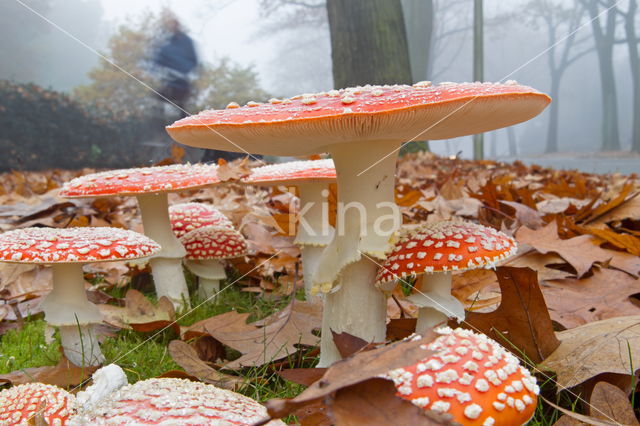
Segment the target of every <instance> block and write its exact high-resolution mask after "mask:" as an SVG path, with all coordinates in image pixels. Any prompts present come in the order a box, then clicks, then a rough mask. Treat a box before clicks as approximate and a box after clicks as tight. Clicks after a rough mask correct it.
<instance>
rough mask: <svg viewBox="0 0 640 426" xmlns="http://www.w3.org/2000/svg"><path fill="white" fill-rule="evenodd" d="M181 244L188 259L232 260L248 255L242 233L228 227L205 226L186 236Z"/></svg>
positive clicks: (181, 240)
mask: <svg viewBox="0 0 640 426" xmlns="http://www.w3.org/2000/svg"><path fill="white" fill-rule="evenodd" d="M180 242H181V243H182V244H183V245H184V248H185V250H187V255H186V258H187V259H191V260H206V259H231V258H233V257H239V256H244V255H245V254H247V242H246V240H245V239H244V237H243V236H242V234H241V233H239V232H238V231H236V230H235V229H233V228H229V227H226V226H204V227H202V228H198V229H194V230H193V231H191V232H189V233H187V234H185V235H184V236H183V237H182V238H181V239H180Z"/></svg>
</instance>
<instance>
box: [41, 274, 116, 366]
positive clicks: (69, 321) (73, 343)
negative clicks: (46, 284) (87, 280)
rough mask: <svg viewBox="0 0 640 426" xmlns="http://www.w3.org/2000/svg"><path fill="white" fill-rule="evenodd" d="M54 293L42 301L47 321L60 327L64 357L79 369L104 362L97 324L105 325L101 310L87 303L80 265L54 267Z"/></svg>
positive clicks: (52, 291)
mask: <svg viewBox="0 0 640 426" xmlns="http://www.w3.org/2000/svg"><path fill="white" fill-rule="evenodd" d="M51 269H52V271H53V289H52V290H51V292H50V293H49V294H48V295H47V296H46V298H45V299H44V300H43V301H42V304H41V305H40V307H41V308H42V310H43V312H44V316H45V320H46V321H47V323H48V324H50V325H53V326H57V327H59V330H60V339H61V343H62V348H63V350H64V354H65V356H66V357H67V358H68V359H69V361H71V362H72V363H73V364H75V365H77V366H80V367H82V366H89V365H99V364H101V363H102V362H103V361H104V356H103V355H102V352H101V351H100V346H99V345H98V340H97V339H96V337H95V334H94V330H93V328H94V324H99V323H100V322H101V321H102V318H101V316H100V311H99V310H98V308H97V307H96V306H95V305H94V304H93V303H91V302H89V300H88V299H87V294H86V292H85V288H84V275H83V273H82V264H80V263H60V264H56V265H52V267H51Z"/></svg>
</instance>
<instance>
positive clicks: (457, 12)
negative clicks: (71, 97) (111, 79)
mask: <svg viewBox="0 0 640 426" xmlns="http://www.w3.org/2000/svg"><path fill="white" fill-rule="evenodd" d="M23 1H24V3H25V4H26V5H28V6H29V7H31V8H33V9H34V10H35V11H37V12H38V13H41V14H42V15H43V18H41V17H39V16H37V15H36V14H35V13H34V12H32V11H30V10H28V9H27V8H26V7H24V6H23V4H22V2H23ZM540 1H543V0H540ZM270 2H272V3H271V4H270ZM287 3H288V2H287V1H281V0H266V1H265V0H263V1H260V0H215V1H211V0H206V1H205V0H188V1H185V0H182V1H178V0H164V1H161V2H158V1H157V0H29V1H26V0H20V1H18V0H3V2H2V6H0V7H2V9H3V11H2V14H0V16H1V17H0V23H1V24H2V25H1V26H0V34H1V35H2V37H0V54H1V55H2V58H3V59H2V62H1V63H0V79H5V80H12V81H16V82H34V83H36V84H38V85H42V86H44V87H51V88H53V89H55V90H59V91H65V92H70V91H71V90H72V89H73V88H74V87H75V86H77V85H81V84H87V83H88V81H89V77H88V76H87V73H88V71H89V70H90V69H92V68H93V67H95V66H96V65H97V64H98V58H99V57H98V54H97V52H104V50H105V48H106V46H107V41H108V40H109V38H110V36H111V35H113V34H114V33H115V31H116V29H117V28H118V25H120V24H122V23H126V22H131V20H132V19H135V18H136V17H139V16H141V15H142V14H144V13H145V12H147V11H150V10H151V11H159V10H160V8H162V7H166V8H170V9H172V10H173V11H174V12H175V13H176V15H177V16H178V17H179V19H180V20H181V21H182V24H183V26H184V27H185V28H186V29H187V31H188V33H189V34H190V35H191V36H192V37H193V39H194V40H195V41H196V44H197V49H198V52H199V54H200V56H201V57H202V58H203V59H204V60H208V61H215V60H217V59H219V58H223V57H228V58H229V59H230V60H231V61H233V62H235V63H238V64H241V65H244V66H253V67H254V70H255V71H256V72H257V74H258V80H259V84H260V85H261V86H262V88H263V89H264V90H265V91H266V92H268V93H270V94H273V95H275V96H291V95H294V94H297V93H304V92H311V91H320V90H327V89H330V88H332V74H331V52H330V34H329V27H328V25H327V22H326V16H325V15H326V14H325V13H324V12H323V11H318V10H313V11H309V12H304V11H303V12H302V13H301V12H300V10H299V8H298V7H297V6H291V5H287ZM311 3H312V2H311ZM434 3H435V5H436V14H435V40H436V41H435V43H434V45H433V46H432V54H431V58H430V61H431V66H430V69H431V70H430V75H425V76H424V78H421V79H429V80H433V81H434V82H437V81H470V80H472V56H473V52H472V41H473V38H472V28H471V24H472V12H473V7H472V6H473V2H472V1H471V0H463V1H454V0H452V1H449V0H437V1H435V2H434ZM531 3H532V2H530V1H519V0H518V1H511V0H510V1H508V2H505V1H500V0H486V1H485V45H484V49H485V79H486V80H488V81H504V80H508V79H514V80H517V81H518V82H521V83H524V84H527V85H530V86H533V87H535V88H537V89H539V90H541V91H545V92H548V91H549V90H550V87H551V83H552V82H551V77H550V76H551V73H550V68H549V64H548V56H547V50H548V49H549V48H550V42H549V32H548V28H547V27H546V26H545V25H544V23H543V22H542V21H541V20H537V21H536V20H534V19H533V18H532V16H533V13H532V12H531V10H530V9H529V7H530V5H531ZM559 3H562V2H559ZM573 4H574V2H573V1H571V0H566V1H565V2H564V5H566V6H571V5H573ZM626 5H627V3H626V2H625V1H624V0H623V1H622V2H620V7H621V9H622V10H624V8H625V7H626ZM276 6H278V7H276ZM45 19H46V20H49V21H50V22H51V23H54V24H55V25H57V26H59V27H60V28H62V29H64V30H65V31H67V32H68V33H69V34H71V35H72V37H71V36H69V35H67V34H65V33H63V32H62V31H61V30H60V29H58V28H56V27H55V26H54V25H52V24H51V23H49V22H46V21H45ZM636 20H638V19H637V17H636ZM580 25H581V27H580V28H579V29H578V31H577V32H576V34H575V37H576V38H575V39H576V40H579V41H580V43H581V44H580V46H579V47H578V46H577V47H575V49H576V50H581V49H586V50H589V49H590V46H591V51H589V52H588V53H586V54H584V56H582V57H580V58H579V59H577V60H576V61H575V62H573V63H572V64H571V65H570V66H568V68H567V69H566V72H565V73H564V75H563V77H562V80H561V84H560V86H559V93H558V95H557V98H556V99H555V100H554V101H556V102H558V105H559V126H558V149H559V151H563V152H596V151H599V150H600V148H601V146H602V142H603V141H602V139H603V137H602V131H601V123H602V106H601V105H602V95H601V90H602V89H601V83H600V77H599V67H598V57H597V53H596V50H595V49H593V48H592V46H593V44H594V43H593V35H592V27H591V25H590V24H589V21H588V14H586V13H585V15H584V17H583V18H582V19H581V21H580ZM639 27H640V25H639ZM567 35H568V32H567V30H566V26H562V25H559V26H558V27H557V34H556V37H557V39H558V40H559V42H558V44H557V48H558V49H561V48H562V47H563V45H564V43H566V40H564V41H563V37H567ZM616 37H617V38H620V39H621V38H624V28H623V25H622V24H619V25H618V32H617V34H616ZM613 52H614V55H613V62H614V72H615V85H616V89H617V95H618V99H617V105H618V112H619V116H618V128H619V132H620V144H621V147H620V148H621V150H622V151H627V150H629V149H630V148H631V138H632V133H631V132H632V114H633V108H632V93H633V90H632V78H631V71H630V67H629V53H628V48H627V45H626V44H625V43H619V44H616V45H615V47H614V50H613ZM560 53H561V52H558V55H560ZM549 115H550V111H549V110H547V111H546V112H545V113H543V114H542V115H541V116H540V117H537V118H535V119H533V120H531V121H529V122H527V123H524V124H521V125H518V126H516V127H515V128H514V131H515V138H516V141H517V150H518V155H519V156H523V155H529V156H532V155H538V154H541V153H543V152H544V151H545V147H546V140H547V126H548V120H549ZM431 147H432V149H433V150H434V151H435V152H437V153H440V154H445V155H452V154H456V153H458V152H460V151H462V152H463V155H465V156H469V155H471V143H470V141H469V138H459V139H455V140H450V141H434V142H432V144H431ZM485 155H486V156H488V157H491V156H497V157H509V156H512V155H513V153H512V152H511V153H510V152H509V138H508V133H507V131H506V130H499V131H496V132H495V134H493V135H492V134H487V135H486V137H485Z"/></svg>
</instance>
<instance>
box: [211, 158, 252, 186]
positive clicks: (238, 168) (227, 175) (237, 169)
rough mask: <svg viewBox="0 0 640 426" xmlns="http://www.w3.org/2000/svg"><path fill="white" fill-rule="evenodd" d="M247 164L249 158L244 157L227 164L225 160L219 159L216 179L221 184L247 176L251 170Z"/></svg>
mask: <svg viewBox="0 0 640 426" xmlns="http://www.w3.org/2000/svg"><path fill="white" fill-rule="evenodd" d="M248 163H249V157H244V158H243V159H242V160H240V161H233V162H231V163H227V161H226V160H223V159H219V160H218V169H217V170H216V174H217V175H218V179H220V181H221V182H227V181H233V180H239V179H242V178H243V177H246V176H249V175H250V174H251V169H250V168H249V165H248Z"/></svg>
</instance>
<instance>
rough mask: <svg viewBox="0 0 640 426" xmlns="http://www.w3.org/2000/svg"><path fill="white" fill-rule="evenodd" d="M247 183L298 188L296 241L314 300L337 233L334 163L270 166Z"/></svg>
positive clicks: (309, 296)
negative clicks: (316, 276)
mask: <svg viewBox="0 0 640 426" xmlns="http://www.w3.org/2000/svg"><path fill="white" fill-rule="evenodd" d="M242 181H243V183H247V184H251V185H260V186H275V185H286V186H297V187H298V193H299V196H300V213H299V215H298V216H299V217H298V223H299V225H298V233H297V234H296V239H295V241H294V243H295V244H297V245H298V246H299V247H300V253H301V260H302V272H303V274H304V291H305V296H306V298H307V300H312V299H313V295H312V292H311V289H312V281H311V277H312V276H313V272H314V271H315V269H316V264H317V262H318V260H320V255H321V254H322V250H323V248H324V247H325V246H326V245H327V244H329V243H330V242H331V240H332V238H333V233H334V229H333V227H332V226H331V225H329V208H328V204H329V203H328V196H329V191H328V190H329V184H331V183H334V182H335V181H336V169H335V167H334V166H333V160H331V159H326V160H309V161H290V162H287V163H279V164H270V165H268V166H263V167H257V168H255V169H252V170H251V174H250V175H249V176H247V177H246V178H244V179H243V180H242Z"/></svg>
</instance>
